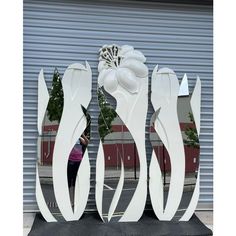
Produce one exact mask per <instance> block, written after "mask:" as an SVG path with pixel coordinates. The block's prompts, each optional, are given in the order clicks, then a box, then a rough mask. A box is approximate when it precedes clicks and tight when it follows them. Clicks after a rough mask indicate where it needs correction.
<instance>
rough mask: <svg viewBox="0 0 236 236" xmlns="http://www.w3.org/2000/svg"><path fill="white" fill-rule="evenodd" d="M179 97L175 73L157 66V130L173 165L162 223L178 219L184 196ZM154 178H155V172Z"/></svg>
mask: <svg viewBox="0 0 236 236" xmlns="http://www.w3.org/2000/svg"><path fill="white" fill-rule="evenodd" d="M178 94H179V82H178V78H177V76H176V74H175V73H174V71H172V70H171V69H169V68H162V69H160V70H159V71H158V72H157V67H155V68H154V71H153V74H152V94H151V101H152V104H153V107H154V110H155V111H157V110H158V109H160V112H159V113H158V116H157V119H156V122H155V129H156V132H157V133H158V135H159V137H160V138H161V140H162V141H163V143H165V147H166V149H167V151H168V153H169V156H170V162H171V179H170V186H169V193H168V198H167V203H166V207H165V209H164V213H163V215H162V216H160V214H159V213H158V214H159V217H158V218H159V219H160V220H171V219H172V218H173V217H174V215H175V213H176V211H177V209H178V206H179V204H180V201H181V198H182V193H183V186H184V176H185V153H184V145H183V140H182V134H181V130H180V127H179V120H178V114H177V98H178ZM152 171H154V170H151V172H152ZM150 175H151V176H153V173H150ZM150 181H151V180H150ZM153 194H154V195H153ZM150 195H152V197H151V199H152V205H153V206H154V205H156V204H157V205H156V206H155V207H154V208H157V207H158V201H157V202H155V201H154V199H155V195H156V193H155V192H154V193H153V191H152V190H151V191H150Z"/></svg>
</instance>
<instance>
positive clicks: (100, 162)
mask: <svg viewBox="0 0 236 236" xmlns="http://www.w3.org/2000/svg"><path fill="white" fill-rule="evenodd" d="M96 170H97V171H96V185H95V200H96V206H97V210H98V213H99V215H100V217H101V219H102V220H103V221H104V219H103V216H102V197H103V185H104V177H105V162H104V152H103V147H102V141H100V143H99V147H98V154H97V160H96Z"/></svg>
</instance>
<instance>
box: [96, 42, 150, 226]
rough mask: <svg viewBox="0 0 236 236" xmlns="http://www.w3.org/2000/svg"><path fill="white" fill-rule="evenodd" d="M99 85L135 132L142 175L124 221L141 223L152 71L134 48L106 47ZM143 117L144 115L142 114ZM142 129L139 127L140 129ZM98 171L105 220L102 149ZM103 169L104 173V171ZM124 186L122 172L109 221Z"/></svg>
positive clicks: (98, 192)
mask: <svg viewBox="0 0 236 236" xmlns="http://www.w3.org/2000/svg"><path fill="white" fill-rule="evenodd" d="M99 61H100V62H99V64H98V71H99V76H98V84H99V86H100V87H102V86H103V87H104V89H105V90H106V91H107V92H108V93H109V94H110V95H111V96H113V97H114V98H115V99H116V113H117V114H118V115H119V117H120V119H121V120H122V121H123V123H124V124H125V126H126V127H127V128H128V130H129V132H130V133H131V135H132V137H133V139H134V142H135V144H136V147H137V151H138V156H139V163H140V175H139V181H138V184H137V187H136V190H135V192H134V195H133V197H132V199H131V200H130V202H129V204H128V207H127V208H126V210H125V212H124V213H123V215H122V217H121V218H120V220H119V221H120V222H125V221H138V220H139V219H140V217H141V216H142V213H143V210H144V207H145V203H146V196H147V162H146V151H145V123H146V114H147V107H148V68H147V66H146V65H145V64H144V62H145V61H146V58H145V56H144V55H143V54H142V53H141V52H140V51H137V50H134V48H133V47H132V46H128V45H124V46H121V47H119V46H117V45H114V44H113V45H104V46H103V47H102V48H101V50H100V57H99ZM140 114H141V115H140ZM137 127H138V128H137ZM99 147H100V148H99V152H98V156H97V164H96V168H97V169H99V172H97V173H96V204H97V208H98V211H99V214H100V216H101V218H103V217H102V215H103V213H102V191H103V181H104V153H103V151H102V147H101V143H100V146H99ZM101 170H102V171H101ZM123 183H124V175H123V172H122V171H121V175H120V180H119V184H118V186H117V188H116V191H115V194H114V197H113V199H112V202H111V205H110V208H109V212H108V221H109V220H110V219H111V217H112V215H113V213H114V211H115V209H116V206H117V204H118V201H119V198H120V195H121V192H122V189H123Z"/></svg>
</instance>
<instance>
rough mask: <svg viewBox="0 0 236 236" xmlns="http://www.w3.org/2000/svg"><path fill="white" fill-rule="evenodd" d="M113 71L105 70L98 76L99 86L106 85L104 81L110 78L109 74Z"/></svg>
mask: <svg viewBox="0 0 236 236" xmlns="http://www.w3.org/2000/svg"><path fill="white" fill-rule="evenodd" d="M111 71H112V69H103V70H101V72H100V73H99V75H98V84H99V86H100V87H101V86H103V85H104V79H105V78H106V77H107V76H108V74H109V73H110V72H111Z"/></svg>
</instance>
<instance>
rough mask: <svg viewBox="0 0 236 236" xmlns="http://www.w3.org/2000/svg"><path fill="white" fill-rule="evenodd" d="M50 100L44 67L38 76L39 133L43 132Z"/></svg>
mask: <svg viewBox="0 0 236 236" xmlns="http://www.w3.org/2000/svg"><path fill="white" fill-rule="evenodd" d="M48 101H49V94H48V89H47V85H46V83H45V80H44V75H43V69H41V70H40V72H39V76H38V119H37V121H38V122H37V126H38V133H39V135H41V134H42V124H43V119H44V115H45V112H46V109H47V106H48Z"/></svg>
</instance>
